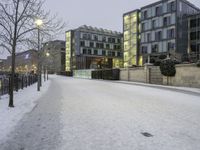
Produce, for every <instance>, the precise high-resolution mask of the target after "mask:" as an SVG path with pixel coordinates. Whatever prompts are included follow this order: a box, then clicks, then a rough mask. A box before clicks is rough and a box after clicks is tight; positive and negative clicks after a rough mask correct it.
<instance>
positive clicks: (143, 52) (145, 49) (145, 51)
mask: <svg viewBox="0 0 200 150" xmlns="http://www.w3.org/2000/svg"><path fill="white" fill-rule="evenodd" d="M142 54H147V46H142Z"/></svg>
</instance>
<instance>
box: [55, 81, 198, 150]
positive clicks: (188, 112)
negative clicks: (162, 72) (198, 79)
mask: <svg viewBox="0 0 200 150" xmlns="http://www.w3.org/2000/svg"><path fill="white" fill-rule="evenodd" d="M58 82H60V84H63V85H64V86H63V88H62V93H63V97H64V98H63V99H62V103H63V104H62V106H63V110H62V116H61V120H62V121H61V122H63V129H62V130H61V134H62V137H63V147H62V148H61V149H62V150H65V149H68V150H94V149H95V150H183V149H184V150H197V149H200V143H199V141H200V132H199V129H200V117H199V116H200V97H199V96H192V95H188V94H183V93H179V92H176V91H175V92H173V91H168V90H164V89H158V88H151V87H145V86H135V85H127V84H121V83H117V84H116V83H112V82H104V81H92V80H81V79H70V78H67V79H60V80H58ZM145 132H147V133H150V134H152V135H153V136H152V137H145V136H143V135H142V133H145Z"/></svg>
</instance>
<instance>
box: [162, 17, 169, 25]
mask: <svg viewBox="0 0 200 150" xmlns="http://www.w3.org/2000/svg"><path fill="white" fill-rule="evenodd" d="M163 25H164V26H167V25H168V17H164V18H163Z"/></svg>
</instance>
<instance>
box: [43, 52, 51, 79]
mask: <svg viewBox="0 0 200 150" xmlns="http://www.w3.org/2000/svg"><path fill="white" fill-rule="evenodd" d="M45 55H46V57H47V59H45V62H48V57H49V56H50V53H49V52H46V54H45ZM47 67H48V66H47V65H46V64H45V66H44V80H45V81H46V76H45V74H46V75H47V80H48V69H47Z"/></svg>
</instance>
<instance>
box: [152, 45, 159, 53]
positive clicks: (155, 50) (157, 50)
mask: <svg viewBox="0 0 200 150" xmlns="http://www.w3.org/2000/svg"><path fill="white" fill-rule="evenodd" d="M157 52H159V49H158V45H157V44H155V45H152V53H157Z"/></svg>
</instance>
